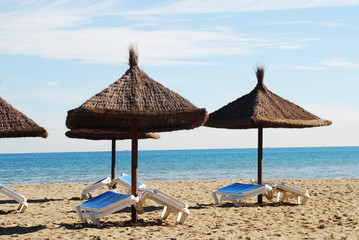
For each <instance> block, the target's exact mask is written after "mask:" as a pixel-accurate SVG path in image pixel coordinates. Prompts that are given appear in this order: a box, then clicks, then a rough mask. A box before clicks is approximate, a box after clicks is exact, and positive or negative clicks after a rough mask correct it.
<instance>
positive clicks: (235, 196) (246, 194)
mask: <svg viewBox="0 0 359 240" xmlns="http://www.w3.org/2000/svg"><path fill="white" fill-rule="evenodd" d="M270 190H272V187H271V186H269V185H261V184H245V183H233V184H231V185H228V186H226V187H223V188H220V189H218V190H216V191H214V192H212V197H213V199H214V202H215V203H216V204H217V205H218V204H220V203H222V201H224V200H227V201H231V202H233V204H234V206H236V207H239V202H240V201H241V200H244V199H247V198H251V197H254V196H258V195H259V194H263V193H266V192H268V191H270Z"/></svg>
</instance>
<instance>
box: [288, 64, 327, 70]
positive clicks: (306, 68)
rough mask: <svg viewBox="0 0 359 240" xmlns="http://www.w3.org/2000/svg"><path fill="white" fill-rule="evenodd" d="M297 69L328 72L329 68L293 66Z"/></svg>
mask: <svg viewBox="0 0 359 240" xmlns="http://www.w3.org/2000/svg"><path fill="white" fill-rule="evenodd" d="M292 67H293V68H295V69H301V70H310V71H323V70H327V69H328V68H325V67H318V66H299V65H293V66H292Z"/></svg>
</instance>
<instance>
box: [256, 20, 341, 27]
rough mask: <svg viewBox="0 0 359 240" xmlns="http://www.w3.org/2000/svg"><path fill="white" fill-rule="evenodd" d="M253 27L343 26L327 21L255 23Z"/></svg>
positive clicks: (339, 22) (338, 21)
mask: <svg viewBox="0 0 359 240" xmlns="http://www.w3.org/2000/svg"><path fill="white" fill-rule="evenodd" d="M253 25H265V26H271V25H317V26H325V27H341V26H344V24H343V23H342V21H340V20H337V21H327V22H318V21H299V20H298V21H271V22H264V23H255V24H253Z"/></svg>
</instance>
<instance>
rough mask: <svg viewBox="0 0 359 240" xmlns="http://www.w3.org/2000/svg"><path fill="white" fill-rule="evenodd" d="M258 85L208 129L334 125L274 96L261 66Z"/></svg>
mask: <svg viewBox="0 0 359 240" xmlns="http://www.w3.org/2000/svg"><path fill="white" fill-rule="evenodd" d="M256 75H257V79H258V84H257V86H256V87H255V88H254V89H253V90H252V91H251V92H250V93H249V94H246V95H244V96H242V97H240V98H238V99H237V100H235V101H233V102H231V103H229V104H227V105H226V106H224V107H222V108H220V109H218V110H217V111H215V112H213V113H211V114H210V115H209V118H208V121H207V122H206V124H205V126H208V127H216V128H229V129H248V128H258V127H263V128H307V127H318V126H326V125H330V124H331V121H328V120H323V119H320V118H319V117H317V116H315V115H313V114H311V113H310V112H308V111H306V110H304V109H303V108H301V107H299V106H298V105H296V104H294V103H292V102H290V101H288V100H286V99H284V98H281V97H279V96H278V95H276V94H274V93H272V92H271V91H269V90H268V88H267V87H266V86H265V85H264V84H263V78H264V67H257V72H256Z"/></svg>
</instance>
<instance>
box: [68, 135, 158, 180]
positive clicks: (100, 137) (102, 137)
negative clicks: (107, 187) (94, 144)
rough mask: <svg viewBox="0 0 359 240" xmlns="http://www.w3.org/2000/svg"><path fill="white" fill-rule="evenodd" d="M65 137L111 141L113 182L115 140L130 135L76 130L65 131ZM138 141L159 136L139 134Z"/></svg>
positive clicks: (129, 136) (113, 175) (114, 172)
mask: <svg viewBox="0 0 359 240" xmlns="http://www.w3.org/2000/svg"><path fill="white" fill-rule="evenodd" d="M65 135H66V136H67V137H69V138H81V139H90V140H111V142H112V148H111V149H112V154H111V156H112V157H111V179H112V180H113V179H114V178H115V175H116V140H125V139H131V137H132V135H131V133H126V132H117V131H111V130H101V129H97V130H93V129H78V130H72V131H67V132H66V133H65ZM138 138H139V139H146V138H153V139H159V138H160V135H158V134H155V133H139V135H138Z"/></svg>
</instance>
